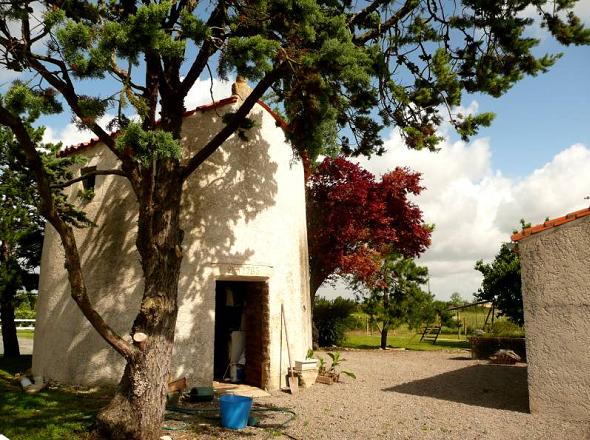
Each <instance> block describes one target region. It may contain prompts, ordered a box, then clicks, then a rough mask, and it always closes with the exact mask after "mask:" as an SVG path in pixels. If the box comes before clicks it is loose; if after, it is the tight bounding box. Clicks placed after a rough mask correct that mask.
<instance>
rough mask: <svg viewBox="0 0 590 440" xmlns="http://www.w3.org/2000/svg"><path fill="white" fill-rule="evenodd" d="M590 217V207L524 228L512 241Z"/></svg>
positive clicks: (512, 237)
mask: <svg viewBox="0 0 590 440" xmlns="http://www.w3.org/2000/svg"><path fill="white" fill-rule="evenodd" d="M589 215H590V207H588V208H584V209H579V210H577V211H573V212H570V213H568V214H566V215H564V216H562V217H557V218H554V219H551V220H547V221H545V222H543V223H541V224H539V225H535V226H530V227H528V228H524V229H523V230H522V231H520V232H516V233H514V234H512V236H511V237H510V238H511V240H512V241H519V240H522V239H523V238H525V237H529V236H531V235H533V234H538V233H539V232H543V231H546V230H548V229H552V228H555V227H557V226H561V225H563V224H565V223H569V222H572V221H574V220H577V219H579V218H582V217H586V216H589Z"/></svg>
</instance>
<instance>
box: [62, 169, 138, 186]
mask: <svg viewBox="0 0 590 440" xmlns="http://www.w3.org/2000/svg"><path fill="white" fill-rule="evenodd" d="M108 175H116V176H123V177H127V175H126V174H125V173H124V172H123V171H121V170H92V171H89V172H87V173H84V175H83V176H80V177H76V178H75V179H70V180H68V181H66V182H60V183H53V184H52V185H51V188H67V187H68V186H71V185H73V184H74V183H77V182H81V181H83V180H84V179H87V178H88V177H91V176H108Z"/></svg>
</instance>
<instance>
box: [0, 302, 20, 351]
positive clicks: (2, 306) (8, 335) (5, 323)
mask: <svg viewBox="0 0 590 440" xmlns="http://www.w3.org/2000/svg"><path fill="white" fill-rule="evenodd" d="M13 299H14V295H13V294H11V293H8V292H6V291H5V292H4V294H3V296H2V299H1V300H0V315H1V316H2V343H3V344H4V357H18V356H20V349H19V346H18V337H17V335H16V324H15V322H14V302H13Z"/></svg>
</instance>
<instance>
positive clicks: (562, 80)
mask: <svg viewBox="0 0 590 440" xmlns="http://www.w3.org/2000/svg"><path fill="white" fill-rule="evenodd" d="M542 47H544V48H547V50H548V51H551V52H559V51H562V52H563V53H564V56H563V57H562V58H561V59H560V60H558V61H557V63H556V64H555V66H554V67H553V68H552V69H551V70H550V71H549V72H548V73H545V74H542V75H539V76H537V77H533V78H526V79H525V80H523V81H521V82H520V83H518V84H516V86H515V87H514V88H513V89H512V90H510V91H509V92H508V93H507V94H506V95H505V96H503V97H501V98H499V99H494V98H491V97H488V96H481V95H480V96H475V97H474V99H476V100H477V101H478V102H479V104H480V107H479V108H480V110H481V111H492V112H494V113H496V119H495V120H494V123H493V125H492V126H491V127H489V128H484V129H482V130H481V131H480V133H479V136H481V137H486V136H487V137H490V138H493V139H494V148H493V152H494V155H493V159H492V163H493V165H494V166H495V167H498V168H500V169H502V171H503V172H504V173H505V174H506V175H509V176H518V175H522V174H523V173H527V172H530V171H532V170H534V169H535V168H538V167H540V166H542V165H543V164H545V163H547V162H548V161H550V160H551V158H552V157H553V156H554V155H555V154H556V153H557V152H559V151H560V150H561V149H562V148H563V146H564V145H571V144H575V143H577V142H580V143H583V144H585V145H587V146H588V145H590V81H588V72H590V49H589V48H588V47H569V48H563V47H560V46H559V45H557V44H555V43H554V42H553V41H547V42H546V43H545V44H543V46H542ZM589 191H590V188H589Z"/></svg>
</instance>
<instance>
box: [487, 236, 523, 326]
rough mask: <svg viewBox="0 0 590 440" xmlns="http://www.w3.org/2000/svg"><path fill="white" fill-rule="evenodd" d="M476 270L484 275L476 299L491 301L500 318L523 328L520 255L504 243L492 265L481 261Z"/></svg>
mask: <svg viewBox="0 0 590 440" xmlns="http://www.w3.org/2000/svg"><path fill="white" fill-rule="evenodd" d="M475 270H477V271H479V272H481V274H482V275H483V280H482V284H481V287H480V288H479V289H478V290H477V293H476V294H475V296H476V298H477V299H479V300H481V301H491V302H492V303H493V304H494V306H495V307H496V309H498V310H499V311H500V316H506V317H507V318H508V319H509V320H510V321H512V322H514V323H515V324H518V325H520V326H522V325H523V324H524V312H523V308H522V287H521V280H520V258H519V257H518V254H517V253H516V252H514V251H513V250H512V249H510V246H508V244H507V243H504V244H503V245H502V247H500V251H499V252H498V254H497V255H496V256H495V257H494V260H493V261H492V262H491V263H487V264H486V263H484V262H483V261H482V260H479V261H477V262H476V263H475Z"/></svg>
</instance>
